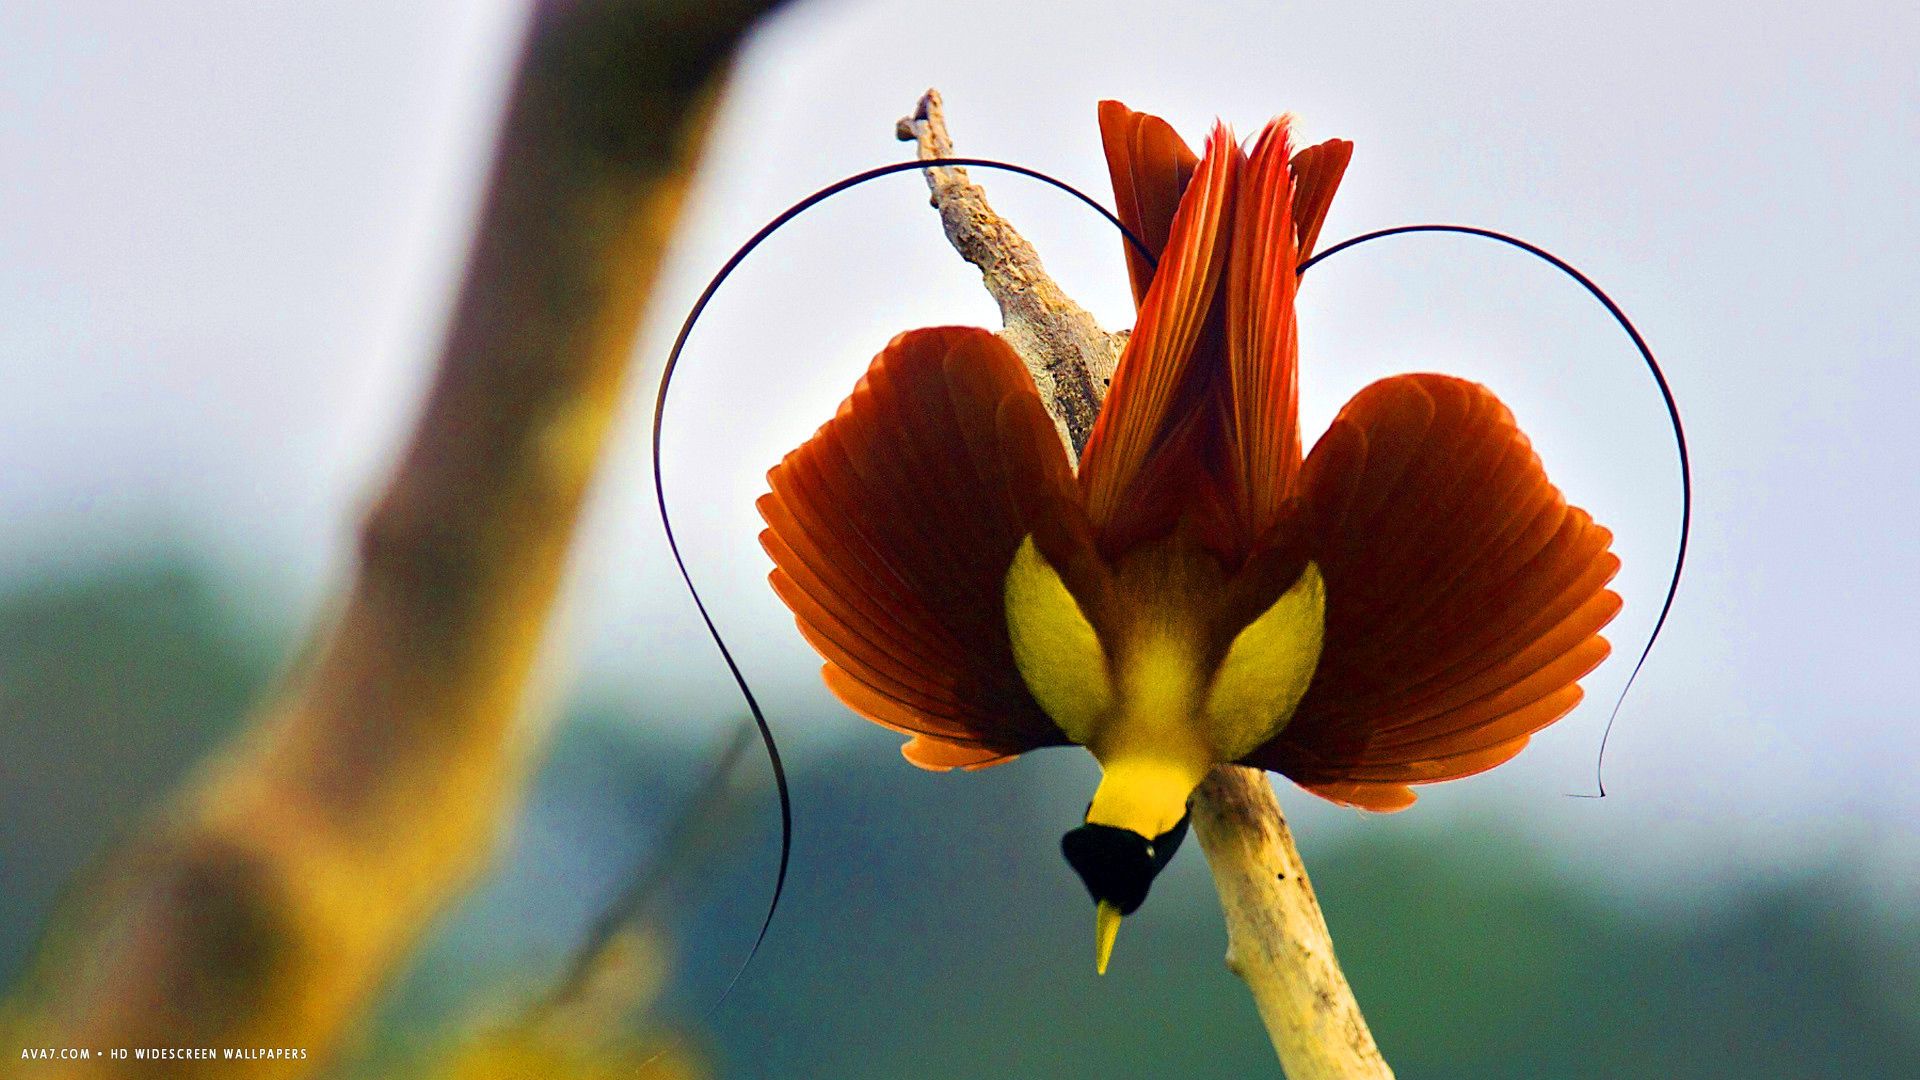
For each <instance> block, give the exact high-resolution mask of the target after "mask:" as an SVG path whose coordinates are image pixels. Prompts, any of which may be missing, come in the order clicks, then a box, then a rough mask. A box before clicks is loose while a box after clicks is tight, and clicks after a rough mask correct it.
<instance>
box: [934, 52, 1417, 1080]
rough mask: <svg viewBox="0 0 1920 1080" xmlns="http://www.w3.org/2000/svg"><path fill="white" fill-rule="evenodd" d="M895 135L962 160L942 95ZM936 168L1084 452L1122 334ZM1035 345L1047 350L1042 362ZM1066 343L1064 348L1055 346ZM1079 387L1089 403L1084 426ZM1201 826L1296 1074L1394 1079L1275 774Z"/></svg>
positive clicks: (1273, 1031) (939, 202)
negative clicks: (1340, 954)
mask: <svg viewBox="0 0 1920 1080" xmlns="http://www.w3.org/2000/svg"><path fill="white" fill-rule="evenodd" d="M898 134H899V135H900V137H901V138H903V139H906V138H911V139H913V140H914V141H915V142H917V143H918V144H919V152H920V157H921V159H922V160H928V159H937V158H941V157H948V156H952V154H953V140H952V138H951V137H950V136H949V135H948V134H947V127H946V117H945V115H944V114H943V112H942V108H941V101H940V95H939V94H938V93H937V92H936V91H933V90H929V91H927V93H926V95H925V96H924V97H922V98H921V99H920V103H919V106H918V107H917V108H916V109H915V111H914V114H913V115H912V116H910V117H907V118H905V119H903V120H901V121H900V123H899V126H898ZM926 172H927V186H928V187H929V188H930V189H931V190H932V192H933V205H934V206H935V207H936V208H938V209H939V210H940V218H941V221H942V222H943V223H944V224H945V226H946V231H947V238H948V240H949V241H951V242H952V244H953V246H954V248H955V249H956V250H958V251H959V252H960V254H961V255H962V256H964V257H965V258H966V259H967V261H968V262H971V263H973V264H974V265H976V266H979V267H980V268H981V270H982V272H983V273H984V275H985V277H986V284H987V288H988V289H989V291H991V292H992V293H993V295H994V299H996V300H998V301H999V302H1000V310H1001V314H1002V316H1003V317H1004V318H1005V320H1006V323H1007V327H1006V329H1005V330H1004V331H1003V332H1002V336H1003V337H1005V338H1006V339H1007V342H1008V343H1009V344H1010V345H1012V346H1013V347H1014V348H1015V350H1016V351H1018V352H1019V353H1020V354H1021V356H1022V357H1023V358H1024V359H1026V360H1027V365H1028V367H1029V368H1030V369H1031V370H1033V371H1034V373H1035V383H1036V384H1037V385H1038V386H1039V388H1040V390H1041V398H1042V400H1044V401H1046V403H1047V408H1048V410H1049V411H1050V412H1052V413H1053V415H1054V418H1055V421H1056V422H1057V423H1059V424H1060V425H1061V427H1062V430H1063V432H1066V433H1068V434H1069V435H1070V441H1069V448H1070V449H1071V450H1073V451H1074V452H1075V453H1076V454H1077V453H1078V451H1079V450H1080V448H1081V447H1082V446H1083V445H1084V444H1085V442H1086V438H1087V435H1088V433H1090V432H1091V430H1092V425H1093V417H1094V416H1095V415H1097V414H1098V411H1099V407H1100V402H1101V401H1102V400H1104V398H1105V396H1106V390H1107V386H1108V385H1109V382H1110V379H1111V376H1112V372H1113V362H1114V358H1115V356H1116V354H1117V352H1118V347H1119V342H1120V341H1122V340H1124V339H1123V338H1121V337H1120V336H1118V335H1108V334H1106V333H1105V332H1104V331H1101V330H1100V328H1099V327H1098V326H1097V325H1094V323H1093V319H1092V316H1090V315H1088V314H1087V312H1086V311H1085V310H1084V309H1083V308H1081V307H1080V306H1079V305H1078V304H1076V303H1074V302H1073V301H1072V300H1071V299H1070V298H1068V297H1067V296H1066V295H1065V294H1064V293H1063V292H1061V290H1060V288H1059V286H1057V285H1055V284H1054V283H1053V281H1052V279H1050V278H1048V277H1047V274H1046V271H1045V270H1044V269H1042V268H1041V266H1040V260H1039V256H1038V255H1037V254H1035V252H1034V250H1033V247H1032V245H1030V244H1028V243H1027V242H1026V240H1025V239H1023V238H1022V237H1021V236H1020V234H1019V233H1018V232H1017V231H1016V230H1015V229H1014V228H1013V226H1012V225H1011V224H1009V223H1008V222H1007V221H1006V220H1005V219H1003V218H1001V217H1000V216H999V215H998V214H995V213H994V212H993V210H992V208H991V207H989V206H988V205H987V202H986V194H985V192H983V191H981V190H980V188H979V187H978V186H977V185H974V184H972V183H970V182H968V181H967V178H966V172H965V170H963V169H958V168H944V169H942V168H930V169H928V170H926ZM1016 324H1018V326H1017V328H1016ZM1088 327H1091V331H1089V330H1088V329H1087V328H1088ZM1035 342H1040V343H1044V347H1045V349H1047V350H1049V351H1042V352H1038V353H1036V351H1035V348H1036V346H1035V345H1034V343H1035ZM1062 347H1065V348H1066V350H1067V351H1065V352H1056V351H1051V350H1055V349H1059V348H1062ZM1074 349H1078V350H1079V351H1078V352H1074V351H1072V350H1074ZM1043 373H1045V374H1047V375H1048V376H1049V377H1050V381H1049V379H1048V378H1043V377H1042V375H1043ZM1082 387H1084V388H1086V390H1087V391H1088V392H1090V393H1091V394H1092V398H1091V411H1090V412H1087V413H1086V414H1085V416H1084V419H1082V418H1081V410H1082V409H1084V408H1086V407H1087V406H1086V403H1084V402H1083V401H1082V400H1081V399H1080V397H1079V394H1080V393H1081V392H1082V391H1081V388H1082ZM1193 826H1194V833H1195V835H1196V836H1197V837H1198V838H1199V840H1200V846H1201V847H1202V848H1203V849H1204V850H1205V851H1206V853H1207V864H1208V866H1209V867H1211V868H1212V870H1213V881H1214V887H1215V889H1216V890H1218V892H1219V894H1220V908H1221V911H1222V912H1223V913H1224V914H1225V917H1226V922H1227V966H1228V967H1229V968H1231V969H1232V970H1233V972H1234V974H1236V975H1239V976H1240V978H1241V979H1242V980H1243V981H1245V983H1246V984H1247V988H1248V990H1249V991H1251V992H1252V994H1253V999H1254V1004H1255V1005H1256V1007H1257V1008H1258V1009H1259V1011H1260V1019H1261V1020H1262V1022H1264V1023H1265V1024H1266V1027H1267V1035H1268V1037H1269V1038H1271V1039H1272V1040H1273V1047H1274V1051H1275V1052H1276V1053H1277V1054H1278V1055H1279V1057H1280V1065H1281V1067H1282V1068H1283V1069H1284V1070H1285V1071H1286V1074H1287V1076H1288V1077H1290V1078H1291V1080H1392V1077H1393V1072H1392V1070H1391V1069H1389V1068H1388V1067H1387V1064H1386V1062H1385V1060H1383V1059H1382V1058H1381V1056H1380V1051H1379V1050H1378V1048H1376V1047H1375V1046H1374V1042H1373V1035H1372V1033H1371V1032H1370V1031H1369V1030H1368V1028H1367V1022H1366V1018H1365V1017H1364V1016H1362V1015H1361V1013H1360V1005H1359V1003H1358V1002H1356V1001H1355V1000H1354V997H1353V990H1352V988H1351V987H1349V986H1348V985H1347V980H1346V976H1345V975H1344V974H1342V973H1341V971H1340V965H1339V962H1338V961H1337V960H1335V958H1334V954H1333V938H1332V936H1331V935H1330V934H1329V933H1328V932H1327V924H1326V920H1325V919H1324V918H1323V917H1322V916H1321V913H1320V902H1319V900H1318V899H1317V898H1316V897H1315V896H1314V893H1313V886H1312V885H1311V884H1310V883H1309V882H1308V880H1307V872H1306V868H1305V866H1303V865H1302V863H1301V861H1300V853H1299V851H1298V850H1296V849H1295V847H1294V844H1293V834H1292V832H1291V831H1289V830H1288V829H1287V822H1286V817H1285V815H1283V814H1282V813H1281V812H1280V802H1279V800H1278V799H1276V798H1274V794H1273V786H1272V785H1271V784H1270V783H1268V781H1267V779H1266V777H1265V776H1264V775H1262V774H1261V773H1260V772H1259V771H1258V770H1255V769H1248V768H1244V767H1242V766H1238V765H1222V766H1220V767H1218V768H1216V769H1214V771H1213V772H1212V774H1211V775H1209V776H1208V777H1207V779H1206V780H1205V782H1203V783H1202V784H1201V785H1200V789H1199V790H1198V791H1197V792H1195V793H1194V798H1193Z"/></svg>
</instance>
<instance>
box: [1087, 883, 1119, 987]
mask: <svg viewBox="0 0 1920 1080" xmlns="http://www.w3.org/2000/svg"><path fill="white" fill-rule="evenodd" d="M1122 918H1124V916H1122V915H1121V914H1120V909H1119V908H1117V907H1115V906H1114V905H1112V904H1109V903H1107V902H1106V901H1105V900H1102V901H1100V903H1099V904H1097V905H1095V906H1094V909H1093V970H1094V972H1095V973H1096V974H1100V975H1105V974H1106V973H1107V961H1108V960H1111V959H1112V958H1113V940H1114V938H1116V937H1119V936H1120V920H1121V919H1122Z"/></svg>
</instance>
